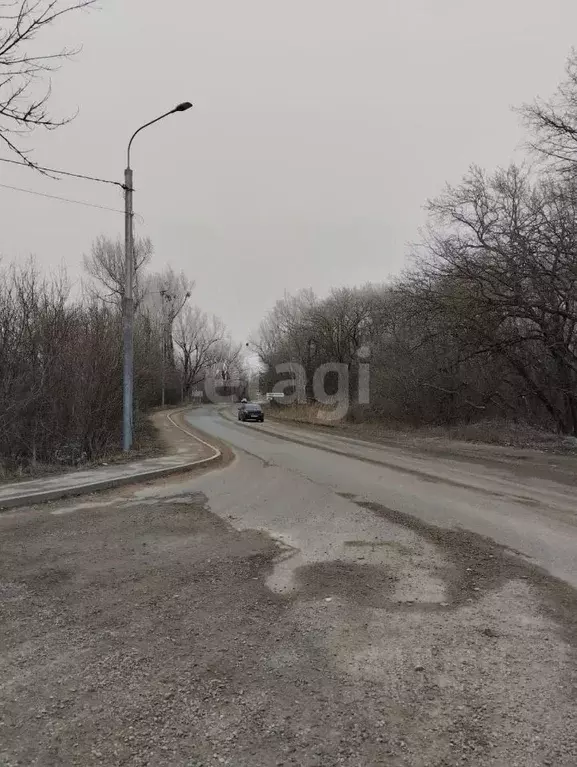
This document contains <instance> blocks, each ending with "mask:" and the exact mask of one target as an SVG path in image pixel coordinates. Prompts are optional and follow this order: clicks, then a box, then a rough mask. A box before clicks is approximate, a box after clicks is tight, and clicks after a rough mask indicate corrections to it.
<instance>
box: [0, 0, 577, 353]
mask: <svg viewBox="0 0 577 767" xmlns="http://www.w3.org/2000/svg"><path fill="white" fill-rule="evenodd" d="M45 41H46V44H48V40H47V39H45ZM41 42H43V40H40V39H39V41H38V43H39V45H40V43H41ZM50 42H51V43H52V42H55V43H56V44H58V45H60V44H64V43H66V44H76V43H82V44H83V51H82V52H81V54H80V55H79V56H78V57H77V59H76V60H75V61H73V62H70V63H66V64H65V65H64V67H63V69H62V70H61V71H60V72H59V73H58V74H57V75H56V76H55V78H54V83H53V87H54V93H53V99H52V102H51V105H52V108H53V110H54V111H56V112H60V113H69V112H71V111H73V110H75V109H76V108H78V109H79V114H78V117H77V118H76V120H75V121H74V122H73V123H72V124H70V125H68V126H66V127H65V128H63V129H62V130H60V131H57V132H52V133H46V134H40V133H36V134H34V136H33V138H32V139H31V141H30V142H28V145H29V146H33V147H34V149H35V152H34V157H35V159H36V160H37V161H38V162H41V163H44V164H46V165H53V166H55V167H61V168H64V169H69V170H73V171H78V172H84V173H88V174H96V175H101V176H104V177H107V178H111V179H117V180H119V181H121V180H122V173H123V168H124V165H125V148H126V143H127V140H128V138H129V136H130V134H131V133H132V131H133V130H134V129H135V128H137V127H138V126H139V125H140V124H142V123H143V122H146V121H148V120H150V119H152V118H153V117H155V116H157V115H158V114H161V113H162V112H164V111H166V110H168V109H170V108H171V107H172V106H173V105H175V104H176V103H178V102H180V101H183V100H190V101H192V102H194V105H195V108H194V110H191V111H188V112H186V113H183V114H180V115H174V116H172V117H171V118H169V119H167V120H166V121H164V122H163V123H160V124H159V125H157V126H154V127H152V128H150V129H149V130H147V131H146V132H143V133H142V134H141V135H140V136H139V137H138V139H137V140H136V142H135V144H134V149H133V167H134V185H135V189H136V192H135V210H136V211H137V212H138V213H139V214H141V216H142V217H143V218H144V223H143V224H139V223H137V233H138V234H145V235H148V236H150V237H151V238H152V240H153V243H154V246H155V253H156V255H155V261H154V263H153V266H155V267H158V268H160V267H161V266H162V265H163V264H164V263H166V262H169V263H170V264H172V266H173V267H174V268H175V269H177V270H179V269H184V270H185V271H186V272H187V273H188V274H189V275H190V276H191V277H193V278H194V279H195V280H196V289H195V292H194V300H195V301H196V302H197V303H198V304H199V305H200V306H201V307H202V308H203V309H206V310H207V311H209V312H213V313H215V314H218V315H219V316H221V317H222V318H223V319H224V321H225V322H226V323H227V325H228V326H229V328H230V330H231V332H232V334H233V336H234V337H235V338H236V339H237V340H239V341H240V340H243V339H244V338H245V337H247V336H248V334H249V333H250V332H251V331H252V330H253V329H254V328H255V327H256V326H257V324H258V322H259V320H260V319H261V317H262V315H263V314H264V312H265V311H266V309H267V308H269V307H270V306H272V305H273V304H274V302H275V301H276V299H277V298H279V297H282V295H283V292H284V290H285V289H287V290H288V291H295V290H297V289H298V288H301V287H312V288H313V289H314V290H315V291H317V292H318V293H321V294H322V293H324V292H326V291H327V290H328V289H329V288H330V287H331V286H340V285H345V284H349V285H352V284H358V283H364V282H366V281H374V282H379V281H382V280H384V279H386V278H387V277H388V276H389V275H391V274H394V273H396V272H398V271H399V270H400V269H401V268H402V266H403V263H404V261H405V258H406V254H407V250H408V249H407V243H409V242H411V241H414V240H416V239H417V237H418V230H419V226H420V225H421V224H422V223H423V220H424V215H423V209H422V206H423V203H424V202H425V200H426V199H427V198H428V197H431V196H434V195H435V194H437V193H438V192H439V191H441V189H442V187H443V185H444V183H445V182H446V181H453V182H456V181H458V179H459V178H460V176H461V175H462V174H463V173H464V172H465V171H466V170H467V167H468V166H469V165H470V164H471V163H473V162H476V163H478V164H480V165H482V166H484V167H487V168H494V167H495V166H497V165H499V164H505V163H508V162H509V160H510V159H512V158H513V157H514V154H515V151H516V149H518V147H519V146H520V144H521V142H522V139H523V130H522V127H521V126H520V125H519V121H518V118H517V116H516V115H514V114H513V113H512V111H511V107H512V106H513V105H519V104H520V103H522V102H524V101H527V100H531V99H532V98H533V97H534V96H535V95H538V94H540V95H543V96H548V95H549V94H550V93H551V92H552V91H553V90H554V88H555V87H556V85H557V83H558V82H559V80H560V79H561V77H562V75H563V67H564V62H565V59H566V56H567V54H568V52H569V49H570V48H571V46H572V45H574V44H577V3H576V2H575V0H547V2H546V1H545V0H484V2H479V0H290V2H289V0H285V2H282V3H281V2H279V1H278V0H204V1H203V2H199V1H198V0H169V2H164V3H160V2H156V1H155V2H153V1H152V0H101V2H100V9H99V10H94V11H92V12H90V13H87V14H84V13H83V14H76V15H75V16H74V17H72V16H71V17H69V18H68V19H67V20H66V21H64V22H63V23H61V24H59V26H58V28H57V29H55V30H54V32H53V33H52V36H51V40H50ZM0 155H1V156H7V153H6V152H5V151H3V152H0ZM0 183H2V184H9V185H13V186H20V187H24V188H27V189H35V190H38V191H42V192H46V193H49V194H55V195H59V196H62V197H69V198H76V199H79V200H86V201H90V202H94V203H96V204H100V205H104V206H109V207H113V208H118V209H119V210H120V209H121V208H122V198H121V193H120V190H116V189H115V188H114V187H105V186H98V185H94V184H90V183H88V182H81V181H78V182H77V181H59V182H57V181H51V180H47V179H43V178H41V177H38V176H36V175H35V174H34V173H33V172H31V171H29V170H26V169H20V168H14V167H10V166H7V165H5V164H2V165H0ZM0 211H1V212H0V253H2V255H3V256H4V257H5V258H7V259H11V258H15V259H22V258H25V257H26V256H28V255H29V254H31V253H32V254H34V255H35V256H36V257H37V259H38V261H39V262H40V263H41V264H42V265H43V266H44V267H46V268H50V267H55V266H57V265H58V264H60V263H64V264H66V266H67V269H68V271H69V274H70V275H71V277H72V278H74V279H76V280H77V279H79V277H80V276H81V273H82V254H83V253H84V252H86V251H88V250H89V248H90V244H91V242H92V240H93V239H94V238H95V237H96V236H97V235H99V234H107V235H110V236H111V237H115V236H117V235H121V233H122V231H123V229H122V227H123V220H122V215H120V214H117V213H113V212H108V211H103V210H98V209H92V208H86V207H81V206H76V205H71V204H65V203H62V202H57V201H55V200H49V199H45V198H39V197H38V198H37V197H33V196H32V195H28V194H23V193H20V192H16V191H12V190H7V189H4V188H0Z"/></svg>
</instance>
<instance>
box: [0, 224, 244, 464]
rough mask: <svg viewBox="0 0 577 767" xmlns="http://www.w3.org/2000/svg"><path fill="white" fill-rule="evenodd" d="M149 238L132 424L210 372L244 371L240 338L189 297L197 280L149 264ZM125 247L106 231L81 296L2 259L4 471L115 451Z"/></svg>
mask: <svg viewBox="0 0 577 767" xmlns="http://www.w3.org/2000/svg"><path fill="white" fill-rule="evenodd" d="M151 256H152V244H151V242H150V241H149V240H146V239H139V240H137V243H136V247H135V267H136V268H135V275H136V276H135V286H134V288H135V290H134V293H135V296H136V297H137V301H136V303H137V310H136V319H135V343H134V347H135V405H136V415H135V431H136V445H137V446H138V444H139V439H141V438H142V437H143V435H144V434H145V433H146V429H147V421H146V419H145V418H143V415H144V414H145V413H146V412H147V411H148V410H149V409H150V408H153V407H155V406H158V405H160V404H161V403H162V399H163V393H164V400H165V402H166V404H175V403H178V402H181V401H188V400H189V399H190V397H191V395H192V394H193V392H194V391H195V390H197V389H198V390H202V389H203V387H204V383H205V381H206V379H207V378H211V379H213V380H214V381H215V382H216V383H215V385H216V386H217V387H218V386H220V387H221V390H222V388H223V387H224V388H226V386H227V384H228V386H229V388H230V387H231V386H232V385H233V384H232V383H231V382H236V383H235V384H234V385H236V386H239V385H241V384H239V383H238V382H239V381H241V380H243V375H244V373H243V367H242V357H241V346H240V345H239V344H236V345H235V344H234V343H233V342H232V340H231V338H230V336H229V334H228V332H227V329H226V327H225V326H224V324H223V323H222V322H221V321H220V320H219V319H218V318H216V317H211V316H209V315H208V314H206V313H205V312H202V311H201V310H200V309H199V308H198V307H196V306H195V305H194V304H193V289H194V283H193V281H192V280H190V279H189V278H188V277H186V275H185V274H184V273H176V272H175V271H174V270H173V269H172V268H170V267H166V268H165V269H164V270H163V271H161V272H153V271H151V270H150V269H149V262H150V259H151ZM123 262H124V251H123V246H122V244H121V242H120V241H114V240H111V239H108V238H106V237H100V238H98V239H97V241H96V242H95V243H94V245H93V247H92V250H91V252H90V254H89V255H88V256H87V257H86V258H85V266H86V272H87V275H86V281H85V284H84V285H83V287H82V291H81V294H80V295H76V296H75V295H74V294H73V291H72V289H71V284H70V281H69V280H68V278H67V276H66V274H65V273H64V272H61V273H58V274H55V275H52V276H50V277H48V276H44V275H42V274H41V272H40V270H39V269H38V268H37V266H36V265H35V263H34V261H33V260H30V261H29V262H28V263H25V264H20V265H16V264H4V265H2V264H0V468H1V467H4V468H5V469H8V470H13V469H15V468H17V467H20V468H23V467H27V466H29V465H34V464H37V463H55V462H57V461H59V460H62V461H65V462H73V461H74V460H78V459H79V458H82V459H87V460H90V459H95V458H98V457H100V456H102V455H106V454H109V453H111V452H117V451H118V450H119V445H120V444H121V431H120V429H121V422H122V312H121V306H122V299H123V295H124V271H123Z"/></svg>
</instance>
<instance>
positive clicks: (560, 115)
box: [517, 49, 577, 174]
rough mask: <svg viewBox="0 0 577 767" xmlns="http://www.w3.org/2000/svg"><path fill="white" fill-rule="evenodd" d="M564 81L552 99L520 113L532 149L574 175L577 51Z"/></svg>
mask: <svg viewBox="0 0 577 767" xmlns="http://www.w3.org/2000/svg"><path fill="white" fill-rule="evenodd" d="M565 75H566V76H565V80H564V81H563V82H562V83H561V84H560V85H559V87H558V88H557V91H556V92H555V94H554V95H553V96H552V97H551V98H549V99H540V98H537V99H535V100H534V101H533V103H531V104H525V105H524V106H522V107H521V108H520V109H519V110H517V111H518V112H519V113H520V114H521V116H522V117H523V120H524V122H525V124H526V125H527V126H528V127H529V129H530V130H531V133H532V137H531V139H530V140H529V142H528V144H529V147H530V148H531V149H532V150H533V151H534V152H535V153H536V154H537V155H538V156H541V157H543V158H545V159H546V160H550V161H552V163H553V166H554V168H555V169H556V170H560V171H561V172H564V173H566V172H570V173H572V174H575V170H576V163H577V50H576V49H573V50H572V51H571V53H570V54H569V57H568V59H567V64H566V67H565Z"/></svg>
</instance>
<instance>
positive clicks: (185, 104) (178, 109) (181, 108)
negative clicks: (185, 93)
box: [172, 101, 192, 112]
mask: <svg viewBox="0 0 577 767" xmlns="http://www.w3.org/2000/svg"><path fill="white" fill-rule="evenodd" d="M191 108H192V104H191V103H190V101H183V102H182V104H179V105H178V106H176V107H174V109H173V110H172V111H173V112H186V110H187V109H191Z"/></svg>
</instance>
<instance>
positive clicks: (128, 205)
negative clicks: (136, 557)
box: [122, 101, 192, 452]
mask: <svg viewBox="0 0 577 767" xmlns="http://www.w3.org/2000/svg"><path fill="white" fill-rule="evenodd" d="M191 107H192V104H191V103H190V101H183V102H182V104H178V105H177V106H175V107H174V109H171V110H170V112H165V114H163V115H160V117H156V118H155V119H154V120H151V121H150V122H147V123H145V124H144V125H141V126H140V128H138V129H137V130H135V131H134V133H133V134H132V136H131V138H130V141H129V142H128V149H127V151H126V169H125V171H124V300H123V302H122V310H123V311H122V336H123V345H124V360H123V384H122V447H123V450H124V451H125V452H128V451H129V450H130V448H131V447H132V440H133V436H134V431H133V410H134V404H133V397H134V295H133V291H134V230H133V218H134V212H133V209H132V193H133V191H134V189H133V185H132V183H133V180H132V168H131V167H130V148H131V146H132V142H133V141H134V139H135V137H136V135H137V134H138V133H140V131H141V130H144V129H145V128H148V127H149V125H154V123H157V122H159V120H163V119H164V118H165V117H168V115H171V114H174V113H175V112H186V110H187V109H190V108H191Z"/></svg>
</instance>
